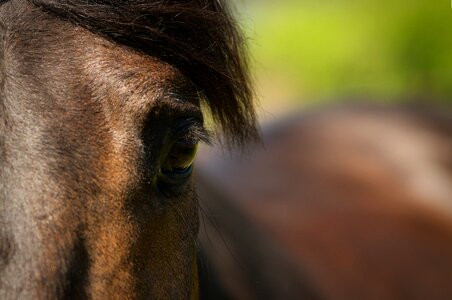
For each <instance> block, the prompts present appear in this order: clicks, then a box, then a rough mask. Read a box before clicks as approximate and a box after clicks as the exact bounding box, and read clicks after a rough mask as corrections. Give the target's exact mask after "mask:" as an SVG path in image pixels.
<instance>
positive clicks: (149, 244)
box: [0, 0, 255, 299]
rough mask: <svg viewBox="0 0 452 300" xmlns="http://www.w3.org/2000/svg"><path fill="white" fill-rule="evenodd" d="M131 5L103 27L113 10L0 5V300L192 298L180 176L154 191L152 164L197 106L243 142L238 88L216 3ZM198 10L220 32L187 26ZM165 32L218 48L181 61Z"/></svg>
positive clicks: (242, 83)
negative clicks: (216, 24) (204, 106)
mask: <svg viewBox="0 0 452 300" xmlns="http://www.w3.org/2000/svg"><path fill="white" fill-rule="evenodd" d="M88 2H89V1H88ZM107 2H108V3H107ZM139 2H140V1H121V3H120V5H121V8H122V10H121V13H120V14H119V15H118V16H117V17H118V18H119V16H120V17H121V18H123V19H121V20H119V19H115V18H114V17H111V19H109V22H110V23H108V24H105V23H104V22H105V16H108V15H110V16H111V13H112V11H114V12H116V13H118V11H117V6H115V5H119V2H114V1H106V2H105V3H103V2H102V1H91V2H89V3H88V4H90V5H87V1H56V2H52V1H25V0H11V1H7V2H6V3H4V4H2V5H1V6H0V25H1V27H0V28H1V41H0V43H1V44H0V49H1V62H2V65H1V66H2V68H1V73H0V75H1V83H2V86H1V89H0V91H1V95H2V97H1V101H0V108H1V110H0V114H1V115H0V121H1V122H0V151H1V152H0V153H1V157H0V167H1V168H0V225H1V226H0V228H1V229H0V298H1V299H71V298H75V299H189V298H193V299H194V298H196V297H197V294H198V291H197V270H196V264H195V263H194V261H195V260H196V257H197V253H196V252H197V249H196V235H197V231H198V204H197V199H196V194H195V191H194V188H193V186H192V184H191V180H188V181H187V182H186V183H184V184H181V185H177V186H175V185H168V184H166V185H163V184H161V182H160V181H161V180H160V179H159V178H160V177H159V176H160V175H159V166H160V165H161V164H162V163H163V161H164V159H165V157H166V155H167V153H168V151H169V149H170V148H171V145H172V143H174V136H173V133H174V131H175V130H176V129H177V126H179V124H180V121H181V120H186V119H197V120H200V122H202V113H201V108H200V104H201V103H200V102H201V101H206V103H207V105H208V107H209V108H210V109H211V110H212V112H213V113H214V115H216V118H217V119H218V120H220V123H221V124H222V125H223V128H224V129H225V130H226V131H227V132H229V133H230V134H236V135H237V139H235V141H236V142H238V141H243V140H244V139H247V138H249V137H250V136H251V135H253V132H254V133H255V128H254V127H253V125H254V120H253V113H250V112H246V113H244V112H243V111H242V110H241V109H242V106H243V107H247V108H251V107H252V104H251V102H250V96H251V91H250V89H249V85H248V83H246V82H247V80H246V70H245V69H244V67H245V65H244V64H242V63H241V58H240V55H241V51H239V49H241V46H240V44H239V42H238V41H237V40H236V38H238V35H237V34H238V33H237V32H236V29H235V27H234V25H233V21H232V20H231V19H230V15H229V13H228V12H227V10H226V8H225V7H224V5H223V4H222V2H220V1H207V2H205V3H204V2H203V3H201V2H196V1H191V2H190V1H172V2H171V3H169V2H162V1H145V2H143V1H141V2H140V3H141V4H140V3H139ZM146 3H147V4H146ZM209 3H210V4H209ZM127 4H129V5H127ZM138 4H140V5H141V6H139V7H138V6H137V5H138ZM170 4H172V5H170ZM205 4H208V5H205ZM178 9H179V10H178ZM189 12H192V13H193V14H190V13H189ZM203 12H204V13H205V14H206V15H207V16H209V14H213V15H215V16H216V17H218V18H220V19H221V20H223V23H222V26H224V27H223V29H221V28H216V29H215V30H213V31H212V30H211V31H210V33H211V34H206V35H203V33H202V28H206V27H203V26H204V25H206V24H209V22H208V19H209V18H207V19H206V20H205V22H203V23H202V24H201V25H202V26H200V27H196V30H194V28H192V27H193V26H196V24H197V22H201V21H202V15H203ZM82 15H85V16H86V15H89V18H88V19H83V18H81V19H74V17H75V16H79V17H80V16H82ZM151 15H153V16H154V17H158V20H156V19H153V18H150V19H147V17H149V16H151ZM179 15H183V17H184V18H185V19H184V20H185V21H187V22H188V23H180V25H177V24H179V23H177V22H176V23H174V24H173V23H171V22H172V21H175V20H176V19H177V16H179ZM136 17H143V20H144V19H146V20H145V22H144V23H141V25H139V24H138V23H137V24H135V25H136V26H135V27H130V26H128V25H127V24H129V23H131V22H133V21H134V20H135V19H134V18H136ZM127 18H129V19H128V21H127ZM192 18H194V20H193V19H192ZM113 20H116V21H117V22H116V23H111V22H112V21H113ZM143 20H142V21H143ZM135 21H137V22H138V19H136V20H135ZM176 21H177V20H176ZM127 22H129V23H127ZM159 22H160V23H159ZM167 22H169V23H168V24H167ZM96 24H97V25H99V26H97V25H96ZM162 24H167V26H168V27H167V28H166V27H165V26H163V27H158V26H160V25H162ZM107 25H108V26H110V27H108V26H107ZM140 26H147V27H146V28H147V29H146V30H148V29H149V30H150V31H152V35H151V33H150V32H148V33H149V34H148V35H146V30H145V31H143V27H140ZM152 26H154V27H155V28H153V29H152V28H151V27H152ZM178 26H179V27H178ZM108 28H110V29H108ZM140 28H141V29H140ZM151 29H152V30H151ZM114 30H116V33H117V34H113V33H114ZM159 30H160V31H161V32H160V33H159ZM199 30H201V31H199ZM179 31H180V32H179ZM164 32H166V33H168V32H172V34H173V36H172V37H173V40H172V41H173V42H175V43H176V42H177V43H180V42H181V41H180V40H179V39H180V38H181V37H182V36H183V37H184V38H190V34H196V35H202V36H203V38H202V41H201V40H200V39H199V40H198V42H200V43H201V42H202V45H203V46H207V45H209V44H212V45H214V44H215V43H216V42H217V41H218V43H219V44H223V46H224V45H225V43H226V44H227V48H228V49H223V50H221V53H222V54H219V53H217V52H218V51H220V50H218V49H217V48H215V47H213V48H212V49H211V51H210V52H209V54H208V56H206V57H204V56H203V55H202V53H201V52H199V51H200V49H197V48H196V47H193V49H192V51H194V52H193V53H191V52H187V51H185V50H184V51H185V52H184V51H182V50H181V49H180V48H177V47H174V48H170V47H169V45H168V44H167V43H165V38H164V36H165V34H164ZM182 32H183V34H182ZM120 34H122V35H121V36H122V38H121V39H117V37H118V36H119V35H120ZM229 34H232V36H229ZM126 36H129V37H130V40H127V39H125V37H126ZM150 39H152V40H153V41H154V42H153V43H148V42H145V40H148V41H149V40H150ZM193 39H196V36H193ZM140 41H141V42H142V43H141V42H140ZM200 45H201V44H200ZM153 47H154V48H153ZM164 50H167V51H166V52H165V51H164ZM181 51H182V52H181ZM225 53H227V54H225ZM224 55H226V56H227V58H225V57H224ZM181 57H184V59H182V58H181ZM188 66H192V68H188ZM198 72H205V73H204V74H203V76H204V75H209V74H210V75H212V74H214V73H216V74H217V75H215V76H217V78H220V77H221V78H223V79H221V80H220V79H219V80H220V81H224V84H223V85H222V86H220V87H214V86H212V84H213V85H215V84H218V81H216V82H215V80H214V81H212V82H211V83H209V82H208V81H202V80H201V79H202V76H201V77H200V76H195V75H196V74H198ZM220 73H221V74H220ZM234 74H236V75H237V74H238V75H239V77H240V78H239V81H236V80H232V79H231V80H227V79H225V78H226V77H230V78H234ZM213 89H215V90H217V91H219V92H221V93H219V94H217V95H213V93H212V90H213ZM209 91H210V92H209ZM223 97H226V98H223ZM220 114H221V116H220ZM240 127H243V128H244V129H245V131H244V132H239V131H238V130H237V129H238V128H240ZM231 140H232V138H231Z"/></svg>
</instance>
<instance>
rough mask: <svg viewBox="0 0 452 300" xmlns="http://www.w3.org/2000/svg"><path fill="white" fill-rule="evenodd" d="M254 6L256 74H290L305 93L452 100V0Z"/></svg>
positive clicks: (307, 0)
mask: <svg viewBox="0 0 452 300" xmlns="http://www.w3.org/2000/svg"><path fill="white" fill-rule="evenodd" d="M248 4H249V6H248V9H249V10H248V11H247V12H245V15H248V16H249V18H250V20H251V22H248V23H246V28H247V30H248V31H249V35H250V36H251V37H252V44H253V46H252V49H251V50H252V53H253V55H254V57H255V58H254V59H255V61H256V62H258V63H257V64H256V65H255V70H256V72H271V73H275V74H284V75H281V76H285V78H287V80H288V82H289V84H290V85H291V87H292V88H293V89H294V90H295V91H296V94H297V95H301V96H308V97H309V98H332V97H334V98H337V97H341V96H350V95H370V96H373V97H375V96H378V97H382V98H386V99H391V98H400V97H412V96H414V97H418V96H422V97H428V98H436V99H452V97H451V96H452V9H451V6H450V2H449V1H446V0H436V1H426V0H410V1H408V0H402V1H393V0H298V1H295V0H294V1H287V0H286V1H272V2H265V1H264V2H260V1H255V2H251V3H248ZM449 101H450V100H449Z"/></svg>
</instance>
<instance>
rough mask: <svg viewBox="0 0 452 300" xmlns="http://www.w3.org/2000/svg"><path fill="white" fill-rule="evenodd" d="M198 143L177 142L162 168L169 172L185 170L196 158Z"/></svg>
mask: <svg viewBox="0 0 452 300" xmlns="http://www.w3.org/2000/svg"><path fill="white" fill-rule="evenodd" d="M197 151H198V144H197V143H193V142H186V141H179V142H176V143H175V144H174V145H173V147H172V148H171V151H170V152H169V154H168V156H167V158H166V160H165V162H164V164H163V166H162V169H163V170H165V171H167V172H168V171H169V172H174V171H176V172H177V171H179V172H180V171H185V170H186V169H188V168H189V167H190V166H191V165H192V164H193V161H194V160H195V157H196V153H197Z"/></svg>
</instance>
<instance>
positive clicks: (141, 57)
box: [76, 28, 188, 88]
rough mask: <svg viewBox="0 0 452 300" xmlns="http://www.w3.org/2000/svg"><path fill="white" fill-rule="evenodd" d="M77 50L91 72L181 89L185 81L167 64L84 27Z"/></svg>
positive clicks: (132, 81) (138, 83) (155, 85)
mask: <svg viewBox="0 0 452 300" xmlns="http://www.w3.org/2000/svg"><path fill="white" fill-rule="evenodd" d="M78 31H79V32H80V34H78V35H77V36H76V39H77V40H78V42H77V43H76V44H77V45H78V46H77V50H76V53H78V55H79V56H80V58H81V59H82V60H81V61H82V62H84V63H83V67H84V70H85V71H87V73H88V74H90V75H101V76H100V77H102V78H108V79H115V80H120V81H121V82H123V83H125V82H126V83H128V84H129V86H128V88H131V87H130V84H132V85H137V87H142V86H143V85H147V86H148V87H149V86H153V87H155V88H157V87H159V88H169V87H175V88H178V87H180V88H184V87H186V86H188V80H187V78H185V77H184V76H183V75H182V73H181V72H180V71H179V70H178V69H177V68H175V67H173V66H172V65H170V64H169V63H166V62H164V61H163V60H160V59H158V58H156V57H152V56H148V55H145V54H143V53H140V52H138V51H134V50H133V49H130V48H128V47H125V46H122V45H118V44H115V43H113V42H110V41H108V40H106V39H104V38H102V37H100V36H97V35H95V34H93V33H91V32H89V31H87V30H84V29H82V28H78Z"/></svg>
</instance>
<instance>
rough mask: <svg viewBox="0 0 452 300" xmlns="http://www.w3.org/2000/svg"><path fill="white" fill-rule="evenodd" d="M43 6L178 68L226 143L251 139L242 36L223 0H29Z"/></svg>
mask: <svg viewBox="0 0 452 300" xmlns="http://www.w3.org/2000/svg"><path fill="white" fill-rule="evenodd" d="M29 2H31V3H33V4H35V5H36V6H38V7H40V8H41V9H43V10H44V11H46V12H48V13H50V14H53V15H55V16H57V17H59V18H61V19H65V20H68V21H70V22H72V23H74V24H76V25H78V26H82V27H84V28H86V29H88V30H90V31H92V32H94V33H95V34H98V35H100V36H102V37H104V38H107V39H109V40H111V41H113V42H115V43H118V44H122V45H125V46H128V47H130V48H132V49H135V50H137V51H140V52H143V53H145V54H147V55H151V56H154V57H156V58H158V59H161V60H163V61H165V62H167V63H169V64H171V65H173V66H175V67H176V68H178V69H179V70H180V71H181V72H182V73H183V74H184V75H185V76H186V77H187V78H188V79H189V80H191V81H192V82H193V84H194V85H195V86H196V87H197V89H198V91H199V93H200V95H201V99H202V100H203V101H204V102H205V103H206V104H207V106H208V107H209V109H210V111H211V113H212V118H213V120H214V121H216V122H217V123H218V124H219V125H220V126H221V128H222V129H223V131H224V133H225V136H226V139H227V141H228V142H230V143H231V144H235V145H243V143H244V142H245V141H247V140H249V139H254V140H256V139H257V138H258V133H257V129H256V117H255V112H254V107H253V102H252V100H253V99H252V98H253V96H254V95H253V88H252V84H251V81H250V80H249V74H248V64H247V58H246V55H245V47H244V38H243V36H242V33H241V31H240V30H239V28H238V26H237V24H236V23H235V22H234V19H233V18H232V16H231V13H230V10H229V9H228V7H227V6H226V4H225V2H226V1H225V0H163V1H149V0H129V1H127V0H29Z"/></svg>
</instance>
